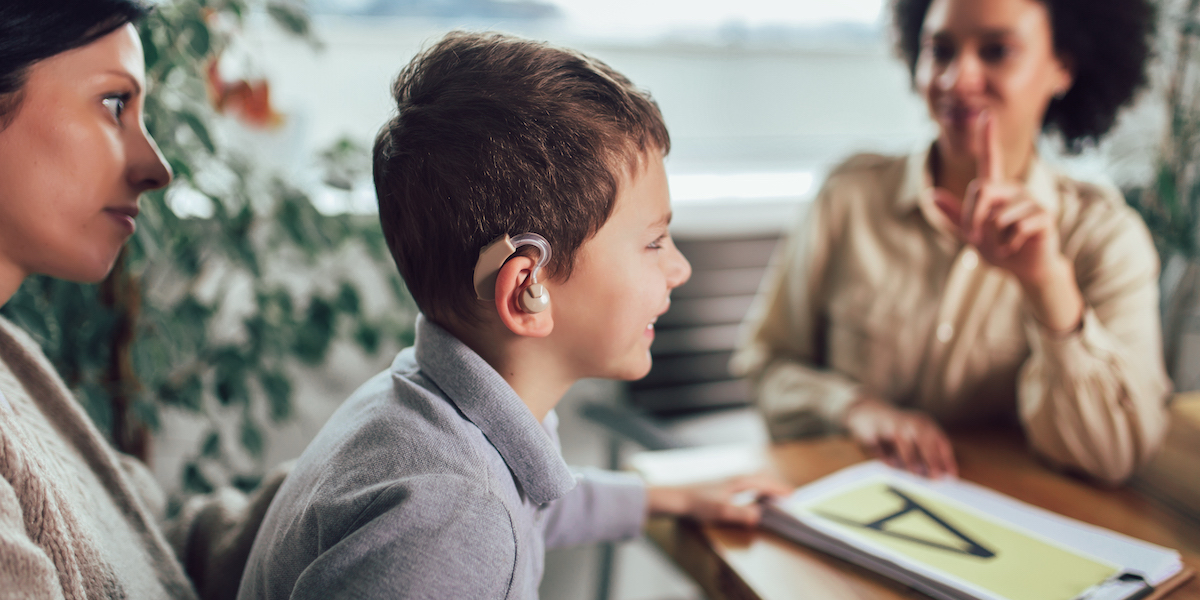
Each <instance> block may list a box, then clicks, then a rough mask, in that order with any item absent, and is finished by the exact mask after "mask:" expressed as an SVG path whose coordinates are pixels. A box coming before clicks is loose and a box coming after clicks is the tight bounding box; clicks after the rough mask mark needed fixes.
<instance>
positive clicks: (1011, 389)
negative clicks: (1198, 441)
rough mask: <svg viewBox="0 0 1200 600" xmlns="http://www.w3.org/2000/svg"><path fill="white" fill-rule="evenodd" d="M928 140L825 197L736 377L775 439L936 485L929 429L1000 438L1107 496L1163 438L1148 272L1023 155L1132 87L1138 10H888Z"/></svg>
mask: <svg viewBox="0 0 1200 600" xmlns="http://www.w3.org/2000/svg"><path fill="white" fill-rule="evenodd" d="M892 9H893V16H894V20H895V27H896V29H897V34H898V36H897V37H898V40H899V46H900V50H901V52H902V54H903V56H904V58H905V59H906V60H907V63H908V66H909V68H910V72H911V74H912V77H913V84H914V87H915V88H916V90H917V92H918V93H919V94H920V95H921V97H922V98H923V99H924V100H925V102H926V104H927V105H928V109H929V113H930V116H931V117H932V118H933V120H934V121H935V122H936V123H937V126H938V136H937V139H936V140H935V141H934V142H933V143H932V144H925V145H923V146H922V147H921V148H920V149H918V150H917V151H916V152H915V153H913V154H911V155H909V156H905V157H898V158H897V157H885V156H877V155H860V156H855V157H853V158H851V159H849V160H848V161H846V162H845V163H843V164H842V165H841V166H839V167H838V168H836V169H835V170H834V171H833V172H832V173H831V174H830V176H829V178H828V179H827V180H826V182H825V185H824V187H823V189H822V190H821V192H820V194H819V196H818V198H817V199H816V200H815V201H814V203H813V206H812V209H811V212H810V213H809V215H808V217H807V218H806V219H805V220H804V221H803V222H802V223H801V224H800V227H799V229H798V230H797V231H796V232H795V234H794V235H793V236H792V238H791V240H790V243H789V245H788V247H787V249H786V250H785V251H784V253H783V254H782V260H781V261H780V263H779V264H778V271H777V272H776V275H775V277H774V278H773V279H771V280H769V281H768V282H767V286H768V287H767V295H766V300H765V302H764V303H762V304H761V305H760V306H759V307H758V308H757V309H756V310H755V311H754V312H753V313H752V315H751V317H750V320H749V322H748V328H747V332H748V337H747V339H745V341H744V343H743V344H742V347H741V349H740V350H739V352H738V353H737V354H736V355H735V358H734V369H735V371H738V372H741V373H744V374H749V375H751V376H753V377H754V378H755V379H756V382H757V390H758V397H759V402H760V406H761V408H762V409H763V411H764V412H765V413H766V417H767V420H768V423H769V426H770V429H771V431H772V434H773V435H774V436H775V437H776V438H781V437H791V436H795V435H803V434H806V433H809V432H811V431H813V430H818V429H822V428H824V427H826V426H835V427H842V428H845V429H847V430H848V431H849V432H850V434H851V435H852V437H853V438H854V439H855V440H857V441H858V442H859V443H860V444H862V445H863V446H864V447H865V448H866V449H868V450H869V451H870V452H871V453H873V454H875V455H877V456H881V457H883V458H885V459H886V460H888V461H890V462H891V463H893V464H894V465H896V466H901V467H904V468H907V469H909V470H912V471H915V472H918V473H923V474H927V475H931V476H940V475H945V474H955V473H956V472H957V465H956V462H955V459H954V452H953V448H952V447H951V444H950V442H949V441H948V439H947V437H946V434H945V433H944V431H943V427H944V426H964V425H969V424H978V423H991V422H997V421H1019V422H1020V424H1021V425H1022V427H1023V428H1024V430H1025V433H1026V435H1027V437H1028V439H1029V442H1030V444H1031V445H1032V446H1033V448H1034V449H1035V450H1036V451H1037V452H1038V453H1039V454H1040V455H1042V456H1043V457H1045V458H1046V459H1048V460H1049V461H1050V462H1052V463H1054V464H1055V465H1058V466H1061V467H1065V468H1069V469H1073V470H1079V471H1082V472H1085V473H1087V474H1089V475H1091V476H1093V477H1096V478H1098V479H1101V480H1103V481H1106V482H1113V483H1115V482H1119V481H1122V480H1124V479H1125V478H1127V477H1128V476H1129V475H1130V474H1131V473H1132V472H1133V470H1134V469H1135V468H1136V467H1137V466H1138V465H1140V464H1142V463H1143V462H1145V461H1146V460H1147V458H1148V457H1149V456H1150V455H1151V454H1152V453H1153V452H1154V450H1155V449H1156V447H1157V446H1158V444H1159V442H1160V441H1161V439H1162V436H1163V432H1164V428H1165V424H1166V413H1165V404H1164V403H1165V399H1166V397H1167V395H1168V394H1169V391H1170V383H1169V381H1168V379H1167V377H1166V374H1165V370H1164V367H1163V360H1162V351H1161V348H1160V344H1161V342H1160V332H1159V331H1160V330H1159V317H1158V287H1157V283H1158V260H1157V255H1156V253H1155V250H1154V247H1153V245H1152V243H1151V240H1150V237H1149V234H1148V232H1147V230H1146V228H1145V226H1144V225H1143V223H1142V222H1141V220H1140V219H1139V218H1138V216H1137V215H1136V213H1134V212H1133V211H1132V210H1131V209H1129V208H1128V207H1127V206H1126V205H1125V203H1124V200H1123V198H1122V197H1121V195H1120V194H1119V193H1118V192H1117V190H1114V189H1111V188H1108V187H1103V186H1097V185H1092V184H1088V183H1084V182H1080V181H1077V180H1074V179H1071V178H1070V177H1068V176H1067V175H1065V174H1063V173H1062V172H1060V171H1058V170H1056V169H1055V168H1054V167H1052V166H1050V165H1048V164H1046V163H1045V162H1043V161H1041V160H1040V159H1039V158H1038V155H1037V151H1036V144H1037V141H1038V138H1039V136H1040V135H1041V133H1042V132H1052V133H1057V134H1059V135H1060V136H1061V139H1062V142H1063V143H1064V144H1065V145H1066V147H1067V148H1068V150H1076V149H1079V148H1081V147H1083V146H1084V145H1086V144H1089V143H1093V142H1095V141H1097V140H1099V138H1101V137H1102V136H1103V135H1104V134H1105V133H1107V132H1108V130H1109V129H1110V128H1111V127H1112V125H1113V123H1114V121H1115V119H1116V115H1117V112H1118V111H1119V109H1120V108H1121V107H1122V106H1124V105H1126V104H1128V103H1129V102H1130V100H1131V99H1132V98H1133V96H1134V93H1135V92H1136V91H1137V90H1138V89H1140V88H1141V87H1143V86H1144V84H1145V81H1146V76H1145V67H1146V61H1147V57H1148V54H1149V50H1148V44H1149V39H1148V38H1149V36H1150V35H1151V30H1152V25H1153V20H1154V14H1153V13H1154V11H1153V9H1152V7H1151V6H1150V4H1149V2H1148V1H1147V0H932V1H931V0H897V1H896V2H895V3H894V4H893V6H892Z"/></svg>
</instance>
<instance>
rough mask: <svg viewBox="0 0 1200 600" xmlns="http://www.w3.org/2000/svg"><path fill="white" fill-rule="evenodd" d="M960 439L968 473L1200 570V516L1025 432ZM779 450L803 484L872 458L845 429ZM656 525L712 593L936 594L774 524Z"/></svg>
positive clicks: (782, 463) (1193, 596)
mask: <svg viewBox="0 0 1200 600" xmlns="http://www.w3.org/2000/svg"><path fill="white" fill-rule="evenodd" d="M951 438H952V439H953V441H954V447H955V452H956V454H957V457H958V461H959V472H960V476H961V477H962V478H963V479H967V480H970V481H973V482H975V483H979V484H981V485H984V486H987V487H989V488H992V489H994V490H997V491H999V492H1002V493H1004V494H1008V495H1009V496H1012V497H1014V498H1017V499H1019V500H1022V501H1025V502H1028V503H1030V504H1035V505H1037V506H1041V507H1043V508H1047V509H1049V510H1052V511H1054V512H1056V513H1059V514H1062V515H1066V516H1068V517H1071V518H1074V519H1078V520H1080V521H1085V522H1088V523H1093V524H1096V525H1100V526H1102V527H1107V528H1108V529H1111V530H1113V531H1118V532H1121V533H1125V534H1128V535H1131V536H1134V537H1137V538H1141V539H1143V540H1146V541H1149V542H1153V543H1156V544H1160V545H1163V546H1166V547H1169V548H1175V549H1177V550H1179V551H1180V553H1181V554H1183V557H1184V563H1185V564H1186V565H1188V566H1189V567H1191V568H1192V569H1194V570H1196V571H1198V572H1200V524H1197V523H1195V522H1190V521H1189V520H1188V519H1187V518H1185V517H1184V516H1182V515H1180V514H1177V513H1175V512H1172V511H1171V510H1169V509H1167V508H1166V507H1164V506H1162V505H1159V504H1157V503H1155V502H1154V501H1152V500H1150V499H1148V498H1146V497H1144V496H1142V495H1140V494H1138V493H1137V492H1135V491H1133V490H1131V489H1128V488H1121V489H1115V490H1114V489H1105V488H1101V487H1097V486H1095V485H1093V484H1090V483H1087V482H1085V481H1083V480H1080V479H1075V478H1072V477H1069V476H1064V475H1061V474H1058V473H1055V472H1052V471H1051V470H1049V469H1047V468H1046V467H1045V466H1043V465H1042V464H1041V463H1039V462H1038V461H1037V460H1036V459H1035V458H1034V456H1033V455H1032V454H1031V453H1030V452H1029V451H1028V450H1027V449H1026V447H1025V442H1024V440H1023V439H1022V437H1021V435H1020V433H1018V432H1013V431H985V432H970V433H963V434H958V435H952V436H951ZM769 454H770V459H769V460H770V462H771V463H772V465H771V468H773V469H774V470H775V471H776V473H777V474H779V475H780V476H782V477H784V478H785V479H786V480H788V481H790V482H792V483H794V484H796V485H803V484H806V483H808V482H811V481H813V480H815V479H818V478H820V477H823V476H825V475H828V474H830V473H833V472H834V471H837V470H838V469H841V468H843V467H847V466H850V465H852V464H855V463H858V462H861V461H863V460H865V459H866V457H865V456H864V455H863V453H862V452H861V451H860V450H859V449H858V448H857V447H856V446H855V445H854V444H853V443H852V442H850V441H849V440H847V439H845V438H843V437H829V438H822V439H818V440H813V441H802V442H791V443H787V444H781V445H777V446H774V447H772V448H771V449H770V451H769ZM1197 468H1200V467H1197ZM647 533H648V535H649V537H650V538H651V539H652V540H653V541H654V542H655V543H656V544H657V545H658V546H659V547H660V548H661V549H662V550H663V551H664V552H665V553H666V554H667V555H669V556H670V557H671V558H672V559H673V560H674V561H675V562H676V563H677V564H678V565H679V566H680V567H681V568H683V569H684V570H685V571H687V572H688V573H689V574H690V575H691V576H692V577H693V578H694V579H695V580H696V581H697V582H698V583H699V584H700V586H701V587H702V588H703V589H704V591H705V593H707V594H708V596H709V597H710V598H711V599H712V600H724V599H727V598H728V599H739V600H740V599H754V600H758V599H762V600H775V599H779V600H783V599H787V600H797V599H806V598H812V599H820V600H842V599H859V598H862V599H866V598H872V599H873V598H882V599H894V598H927V596H925V595H924V594H921V593H920V592H917V591H914V590H912V589H909V588H907V587H905V586H903V585H900V584H898V583H895V582H893V581H891V580H889V579H885V578H883V577H881V576H879V575H876V574H874V573H872V572H871V571H868V570H866V569H863V568H861V567H858V566H856V565H853V564H851V563H848V562H845V561H843V560H840V559H837V558H833V557H831V556H827V555H825V554H822V553H820V552H817V551H815V550H810V549H808V548H804V547H802V546H799V545H797V544H794V543H792V542H789V541H786V540H784V539H781V538H779V537H777V536H775V535H773V534H770V533H766V532H759V531H747V530H742V529H736V528H729V527H717V526H702V525H698V524H696V523H695V522H691V521H686V520H673V519H656V520H653V521H652V522H651V523H650V524H649V526H648V531H647ZM1168 597H1169V599H1170V600H1200V579H1198V578H1195V577H1193V578H1192V579H1191V580H1190V581H1188V582H1187V583H1186V584H1184V586H1183V587H1181V588H1179V589H1178V590H1176V591H1175V592H1173V593H1171V594H1170V595H1169V596H1168Z"/></svg>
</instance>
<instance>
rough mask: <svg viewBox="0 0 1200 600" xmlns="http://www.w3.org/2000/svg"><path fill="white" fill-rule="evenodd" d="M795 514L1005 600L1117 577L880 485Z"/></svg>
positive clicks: (1016, 532) (1064, 598) (1085, 560)
mask: <svg viewBox="0 0 1200 600" xmlns="http://www.w3.org/2000/svg"><path fill="white" fill-rule="evenodd" d="M796 508H797V509H799V510H803V511H804V512H806V513H809V514H810V515H813V516H815V517H817V518H818V519H821V520H823V521H824V522H825V523H827V524H830V525H832V526H834V527H836V528H838V529H839V530H840V531H842V532H844V533H845V534H846V535H847V536H853V537H856V538H858V539H860V540H864V541H866V542H868V543H870V544H875V545H878V546H883V547H886V548H888V549H890V550H893V551H895V552H898V553H900V554H902V555H903V556H905V557H907V558H909V559H911V560H914V561H917V562H919V563H923V564H924V565H927V566H929V567H932V568H934V569H937V570H938V571H941V572H942V573H945V574H946V575H949V576H952V577H954V578H958V579H960V580H963V581H965V582H968V583H970V584H973V585H975V586H978V587H980V588H982V589H984V590H987V591H989V592H991V593H993V594H997V595H999V596H1001V597H1004V598H1011V599H1012V600H1071V599H1072V598H1075V597H1077V596H1079V594H1081V593H1082V592H1083V591H1084V590H1087V589H1088V588H1090V587H1092V586H1093V585H1096V584H1098V583H1100V582H1102V581H1104V580H1105V579H1108V578H1109V577H1111V576H1113V575H1115V574H1116V573H1117V572H1118V567H1117V566H1116V565H1113V564H1109V563H1106V562H1103V561H1101V560H1100V559H1097V558H1094V557H1090V556H1087V555H1085V554H1082V553H1079V552H1077V551H1075V550H1070V549H1067V548H1065V547H1063V546H1060V545H1058V544H1055V543H1053V542H1052V541H1050V540H1046V539H1043V538H1040V537H1037V536H1036V535H1035V534H1032V533H1029V532H1027V531H1025V530H1022V529H1020V528H1017V527H1015V526H1013V525H1011V524H1006V523H1003V522H1001V521H999V520H998V519H993V518H990V517H989V516H987V515H986V514H984V513H982V512H979V511H976V510H973V509H971V508H969V507H967V506H965V505H962V504H959V503H958V502H955V501H952V500H948V499H945V498H940V497H938V496H937V495H936V494H930V493H927V492H917V491H914V490H912V489H911V488H909V487H904V486H902V485H900V484H896V483H891V482H886V481H882V480H875V481H870V482H866V483H864V484H863V485H861V486H858V487H855V488H853V489H850V490H848V491H846V492H844V493H841V494H834V495H833V496H830V497H827V498H825V499H822V500H820V501H818V502H815V503H808V504H804V505H801V506H799V507H796Z"/></svg>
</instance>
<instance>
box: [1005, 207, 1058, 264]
mask: <svg viewBox="0 0 1200 600" xmlns="http://www.w3.org/2000/svg"><path fill="white" fill-rule="evenodd" d="M1050 225H1051V221H1050V219H1049V217H1048V216H1046V215H1045V214H1044V213H1043V214H1039V215H1033V216H1031V217H1029V218H1026V219H1023V220H1021V221H1019V222H1017V223H1015V224H1014V225H1012V229H1013V233H1012V237H1011V238H1009V240H1008V241H1007V242H1005V243H1004V245H1003V246H1002V247H1001V248H1000V249H999V250H1000V251H1001V252H1003V253H1004V254H1005V255H1006V256H1011V255H1013V254H1015V253H1017V252H1018V251H1020V250H1021V248H1022V247H1024V246H1025V244H1026V242H1028V241H1029V240H1030V239H1032V238H1033V237H1035V236H1038V235H1040V234H1041V233H1043V232H1044V231H1046V229H1047V228H1049V227H1050Z"/></svg>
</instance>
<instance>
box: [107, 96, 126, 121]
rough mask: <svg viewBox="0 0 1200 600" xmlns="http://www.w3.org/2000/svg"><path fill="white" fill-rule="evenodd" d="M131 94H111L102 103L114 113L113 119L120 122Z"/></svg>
mask: <svg viewBox="0 0 1200 600" xmlns="http://www.w3.org/2000/svg"><path fill="white" fill-rule="evenodd" d="M129 98H130V95H129V94H111V95H108V96H105V97H104V99H103V100H101V103H103V104H104V107H105V108H107V109H108V111H109V112H111V113H112V116H113V118H115V119H116V120H118V121H120V120H121V115H123V114H124V113H125V105H126V103H128V102H129Z"/></svg>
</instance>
